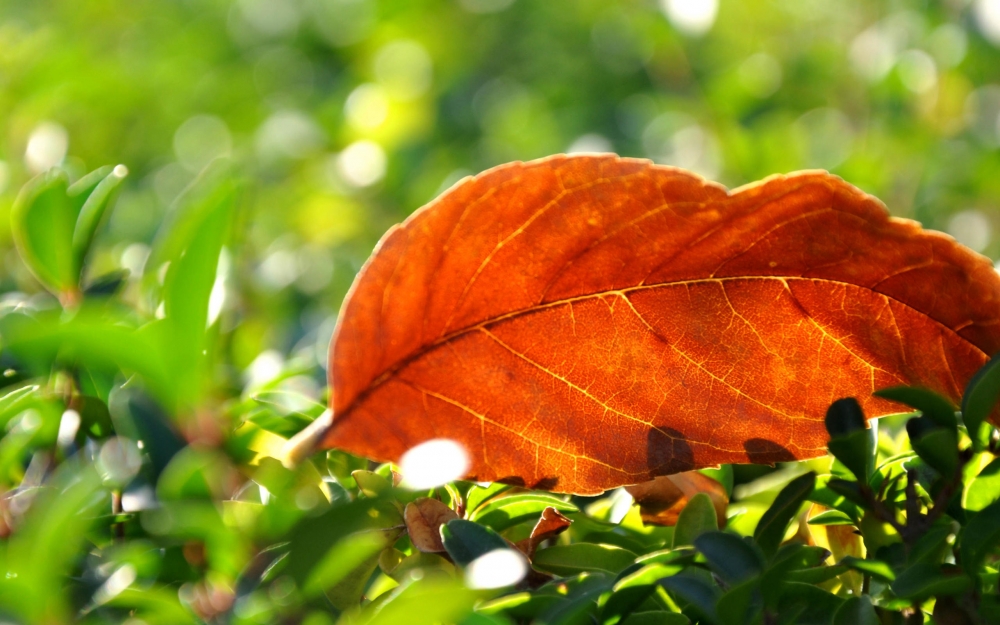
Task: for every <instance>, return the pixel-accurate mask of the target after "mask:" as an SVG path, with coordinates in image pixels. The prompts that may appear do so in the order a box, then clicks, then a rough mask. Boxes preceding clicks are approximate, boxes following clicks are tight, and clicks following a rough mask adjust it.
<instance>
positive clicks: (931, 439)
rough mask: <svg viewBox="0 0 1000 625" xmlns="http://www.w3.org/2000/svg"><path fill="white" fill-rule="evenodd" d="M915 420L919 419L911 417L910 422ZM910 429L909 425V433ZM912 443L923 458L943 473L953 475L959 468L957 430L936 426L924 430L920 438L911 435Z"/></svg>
mask: <svg viewBox="0 0 1000 625" xmlns="http://www.w3.org/2000/svg"><path fill="white" fill-rule="evenodd" d="M915 421H917V419H910V421H909V423H913V422H915ZM909 423H907V426H909ZM910 429H911V428H909V427H907V433H909V431H910ZM910 445H912V446H913V451H915V452H917V455H918V456H920V458H921V460H923V461H924V462H926V463H927V464H928V465H930V466H931V467H933V468H934V469H935V470H936V471H937V472H938V473H940V474H941V475H943V476H946V477H951V476H952V475H954V474H955V471H957V470H958V434H957V432H956V431H955V430H949V429H947V428H941V427H936V428H933V429H931V430H929V431H925V432H923V433H922V434H921V435H920V436H919V438H918V437H914V436H913V435H911V436H910Z"/></svg>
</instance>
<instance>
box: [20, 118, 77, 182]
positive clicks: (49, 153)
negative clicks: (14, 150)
mask: <svg viewBox="0 0 1000 625" xmlns="http://www.w3.org/2000/svg"><path fill="white" fill-rule="evenodd" d="M68 149H69V133H68V132H66V129H65V128H63V127H62V126H60V125H59V124H57V123H55V122H42V123H41V124H39V125H38V126H36V127H35V129H34V130H32V131H31V136H29V137H28V145H27V147H26V148H25V150H24V162H25V164H26V165H27V166H28V169H30V170H31V171H32V172H33V173H36V174H38V173H41V172H43V171H47V170H49V169H51V168H53V167H55V166H56V165H58V164H60V163H62V162H63V159H64V158H66V151H67V150H68Z"/></svg>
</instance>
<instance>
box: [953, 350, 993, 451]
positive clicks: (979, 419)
mask: <svg viewBox="0 0 1000 625" xmlns="http://www.w3.org/2000/svg"><path fill="white" fill-rule="evenodd" d="M998 398H1000V355H994V356H993V358H991V359H990V361H989V362H988V363H986V364H985V365H983V366H982V367H981V368H980V369H979V371H977V372H976V374H975V375H974V376H972V379H971V380H969V383H968V384H967V385H966V386H965V393H964V394H963V395H962V420H963V421H964V422H965V428H966V430H968V432H969V438H971V439H972V444H973V446H974V447H975V449H976V450H977V451H980V450H982V449H983V448H985V446H986V444H987V443H988V442H989V432H990V426H989V424H988V423H987V420H988V419H989V416H990V413H991V412H993V410H994V409H995V408H996V406H997V399H998Z"/></svg>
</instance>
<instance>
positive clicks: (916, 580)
mask: <svg viewBox="0 0 1000 625" xmlns="http://www.w3.org/2000/svg"><path fill="white" fill-rule="evenodd" d="M972 583H973V582H972V578H970V577H968V576H966V575H963V574H962V573H961V572H960V570H958V569H957V568H956V569H955V570H953V571H952V572H951V574H945V573H943V572H942V569H941V566H940V565H937V564H934V563H932V562H928V561H926V560H924V561H920V562H917V563H916V564H914V565H913V566H911V567H909V568H908V569H906V570H905V571H903V572H902V573H900V574H899V576H898V577H897V578H896V581H894V582H893V583H892V592H894V593H895V594H896V596H898V597H902V598H904V599H913V600H922V599H927V598H930V597H936V596H941V595H958V594H962V593H964V592H966V591H968V590H970V589H971V588H972Z"/></svg>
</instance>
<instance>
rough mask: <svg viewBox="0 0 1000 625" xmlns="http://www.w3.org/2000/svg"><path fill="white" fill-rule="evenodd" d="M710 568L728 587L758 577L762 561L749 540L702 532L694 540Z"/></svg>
mask: <svg viewBox="0 0 1000 625" xmlns="http://www.w3.org/2000/svg"><path fill="white" fill-rule="evenodd" d="M694 546H695V547H696V548H697V549H698V551H700V552H701V553H702V555H703V556H705V559H706V560H707V561H708V565H709V567H711V568H712V570H713V571H714V572H715V573H716V574H717V575H718V576H719V577H721V578H722V579H724V580H725V581H726V582H727V583H729V584H739V583H741V582H744V581H746V580H748V579H751V578H753V577H756V576H757V575H760V574H761V572H762V571H763V570H764V558H763V556H762V554H761V553H760V551H759V549H758V548H757V546H756V545H754V544H753V543H752V542H750V539H748V538H744V537H742V536H737V535H736V534H729V533H726V532H718V531H716V532H705V533H704V534H702V535H701V536H699V537H698V538H697V539H695V541H694Z"/></svg>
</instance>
